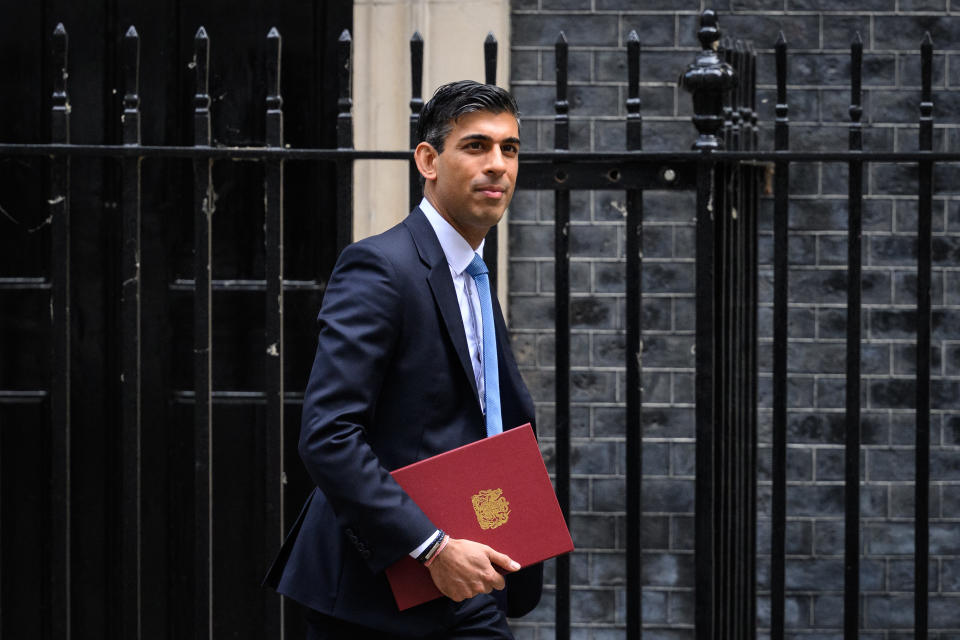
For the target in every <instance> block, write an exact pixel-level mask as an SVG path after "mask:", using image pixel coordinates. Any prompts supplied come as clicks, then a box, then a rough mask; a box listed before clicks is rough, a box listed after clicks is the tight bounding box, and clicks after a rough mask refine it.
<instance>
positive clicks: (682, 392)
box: [671, 372, 695, 404]
mask: <svg viewBox="0 0 960 640" xmlns="http://www.w3.org/2000/svg"><path fill="white" fill-rule="evenodd" d="M671 375H672V377H673V401H674V402H675V403H678V404H679V403H692V402H693V401H694V391H695V389H694V379H693V375H692V374H685V373H676V372H674V373H672V374H671Z"/></svg>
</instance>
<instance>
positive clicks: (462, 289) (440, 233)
mask: <svg viewBox="0 0 960 640" xmlns="http://www.w3.org/2000/svg"><path fill="white" fill-rule="evenodd" d="M420 210H421V211H423V213H424V215H425V216H427V221H428V222H429V223H430V226H431V227H433V231H434V233H436V234H437V239H438V240H439V241H440V247H441V248H442V249H443V254H444V255H445V256H446V257H447V265H448V266H449V267H450V277H451V278H453V289H454V290H455V291H456V292H457V303H458V304H459V305H460V318H461V320H463V331H464V333H465V334H466V336H467V348H468V349H470V362H471V364H473V378H474V380H476V382H477V391H478V394H479V396H480V409H481V410H482V411H486V407H485V406H484V405H485V398H484V397H483V392H484V385H483V316H482V314H481V313H480V297H479V296H478V294H477V284H476V282H475V281H474V279H473V276H471V275H470V274H469V273H467V272H466V269H467V266H468V265H469V264H470V263H471V262H472V261H473V256H474V251H473V247H471V246H470V243H468V242H467V241H466V240H465V239H464V238H463V236H461V235H460V233H459V232H458V231H457V230H456V229H454V228H453V226H452V225H451V224H450V223H449V222H447V221H446V220H445V219H444V218H443V216H441V215H440V213H439V212H438V211H437V210H436V209H435V208H434V207H433V205H432V204H430V201H429V200H427V199H426V198H424V199H423V200H421V201H420ZM483 244H484V241H481V242H480V246H479V247H477V251H476V253H477V254H478V255H479V256H480V257H481V258H483ZM434 536H436V532H434V533H433V534H431V535H430V537H428V538H427V539H426V540H424V541H423V543H422V544H421V545H420V546H419V547H417V548H416V549H414V550H413V551H411V552H410V556H411V557H413V558H416V557H417V556H419V555H420V554H421V553H423V551H424V550H425V549H426V548H427V545H429V544H430V542H431V541H432V540H433V538H434Z"/></svg>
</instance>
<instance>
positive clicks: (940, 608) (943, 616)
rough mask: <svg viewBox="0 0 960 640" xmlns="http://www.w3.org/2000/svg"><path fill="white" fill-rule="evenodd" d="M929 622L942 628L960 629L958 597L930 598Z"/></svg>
mask: <svg viewBox="0 0 960 640" xmlns="http://www.w3.org/2000/svg"><path fill="white" fill-rule="evenodd" d="M930 620H932V621H934V623H935V624H936V625H937V626H940V627H943V628H952V629H956V628H957V627H960V597H957V596H955V595H954V596H933V597H931V598H930Z"/></svg>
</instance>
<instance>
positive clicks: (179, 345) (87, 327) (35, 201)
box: [0, 0, 352, 638]
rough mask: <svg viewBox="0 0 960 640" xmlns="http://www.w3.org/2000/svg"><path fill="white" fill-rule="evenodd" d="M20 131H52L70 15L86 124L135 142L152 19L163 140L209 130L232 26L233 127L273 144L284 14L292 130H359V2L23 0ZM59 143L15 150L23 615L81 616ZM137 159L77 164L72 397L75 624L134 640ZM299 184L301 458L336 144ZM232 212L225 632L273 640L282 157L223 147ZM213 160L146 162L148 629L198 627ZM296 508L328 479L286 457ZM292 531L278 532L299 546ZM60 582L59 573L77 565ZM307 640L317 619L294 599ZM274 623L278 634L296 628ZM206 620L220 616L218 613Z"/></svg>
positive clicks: (3, 324) (220, 252) (151, 74)
mask: <svg viewBox="0 0 960 640" xmlns="http://www.w3.org/2000/svg"><path fill="white" fill-rule="evenodd" d="M0 6H2V13H3V15H4V19H3V20H2V21H0V51H2V55H0V59H2V60H3V62H4V64H3V71H2V72H0V93H2V95H3V96H4V99H3V100H2V101H0V142H6V143H23V144H36V143H46V142H49V141H50V135H51V125H50V107H51V92H52V88H53V78H54V73H55V70H54V68H53V64H52V63H51V53H50V49H51V34H52V33H53V31H54V28H55V26H56V25H57V23H62V24H63V25H64V27H65V28H66V30H67V33H68V35H69V62H68V68H69V80H68V87H69V93H70V106H71V115H70V118H71V122H70V132H71V142H72V143H75V144H120V143H121V142H122V124H121V115H122V97H123V95H122V94H123V87H122V83H123V76H122V67H121V62H120V57H121V56H120V53H121V42H122V39H123V36H124V34H125V33H126V32H127V30H128V28H129V27H130V26H131V25H133V26H134V27H135V28H136V30H137V32H138V33H139V37H140V42H141V52H140V60H141V63H140V69H141V72H140V99H141V112H142V116H141V123H142V124H141V127H142V143H143V144H144V145H163V146H177V145H191V144H193V111H192V110H193V87H194V78H193V73H192V71H191V69H192V59H193V46H194V43H193V40H194V34H195V33H196V31H197V28H198V27H200V26H203V27H205V29H206V31H207V34H208V35H209V38H210V95H211V97H212V105H211V112H212V123H213V128H212V132H213V144H214V145H224V146H247V145H255V146H261V145H263V144H264V137H265V116H264V114H265V109H266V107H265V94H266V80H265V76H266V72H265V64H264V60H265V52H266V49H267V38H266V36H267V32H268V31H269V29H270V28H271V27H276V28H277V30H278V31H279V32H280V34H281V36H282V47H283V48H282V51H283V53H282V60H283V64H282V84H281V86H282V93H283V99H284V118H285V127H284V129H285V142H286V143H287V144H289V145H290V146H291V147H294V148H298V147H312V148H333V147H336V131H335V126H336V115H335V114H336V112H337V108H336V102H337V73H336V43H337V37H338V36H339V34H340V32H341V31H342V30H343V29H349V28H351V27H352V2H351V1H350V0H326V1H324V2H315V1H312V0H230V1H226V0H205V1H204V2H188V1H184V0H137V1H133V0H104V1H103V2H99V3H86V2H80V3H77V2H66V1H64V0H38V1H36V2H26V3H24V2H13V1H12V0H5V1H3V2H2V5H0ZM48 163H49V160H48V159H46V158H42V157H36V156H10V155H7V156H4V157H2V158H0V537H2V555H0V576H2V594H0V595H2V601H0V635H2V636H3V637H10V638H14V637H17V638H19V637H31V638H48V637H60V636H61V630H62V627H63V625H62V624H59V623H58V622H57V620H58V618H59V617H60V616H61V615H62V611H59V610H58V609H59V608H60V607H59V606H58V604H57V603H58V600H57V599H56V598H54V597H52V593H53V592H54V591H56V590H57V589H60V588H61V586H62V576H63V575H65V574H64V572H63V571H59V570H58V568H57V567H56V566H51V565H52V564H53V565H55V564H56V560H51V554H50V549H51V547H52V546H54V541H53V535H54V533H53V532H54V530H55V527H54V526H53V522H54V520H55V518H56V516H54V515H52V512H53V508H52V503H53V501H54V498H53V496H52V495H51V486H52V483H51V477H52V476H53V475H54V472H55V469H54V468H53V465H54V461H53V457H52V455H51V435H50V434H51V433H52V432H53V430H54V429H56V428H58V424H57V419H56V418H53V417H52V407H51V400H50V395H51V394H50V389H51V384H52V383H51V380H52V379H53V377H54V376H55V373H56V370H57V367H58V363H57V362H55V361H54V358H53V356H52V355H51V354H52V348H51V345H52V342H53V339H54V338H53V335H52V334H53V325H52V320H51V284H50V282H51V264H52V262H53V259H52V255H51V246H52V242H51V226H50V223H49V220H48V215H49V211H48V206H47V197H48V196H47V194H48V186H49V185H48V178H47V174H48ZM120 177H121V165H120V162H119V161H118V160H116V159H111V158H103V157H90V158H86V157H77V158H74V159H73V160H72V163H71V173H70V184H71V189H70V207H71V221H72V223H71V231H70V236H69V246H70V251H71V261H70V264H71V272H70V292H71V324H70V339H71V348H70V365H71V369H70V371H71V376H70V383H71V393H70V399H71V410H70V431H71V434H72V436H71V446H70V449H69V461H70V462H69V469H70V484H69V486H70V494H69V500H68V510H69V514H70V521H71V536H70V543H69V552H70V555H69V560H68V561H67V566H68V568H69V575H70V578H69V593H70V600H71V607H70V616H69V619H68V620H65V621H64V623H63V624H65V625H66V626H67V627H68V628H69V629H70V630H71V631H72V637H77V638H120V637H127V636H126V634H124V633H123V632H122V631H121V626H122V625H121V623H120V622H119V618H120V615H121V613H120V607H119V605H118V603H119V602H120V601H121V599H122V593H121V591H122V589H123V587H122V586H121V585H122V584H123V581H122V579H121V576H120V569H119V567H118V563H117V561H116V559H117V547H118V544H119V537H120V532H121V530H122V526H123V522H122V519H123V509H122V507H121V504H120V503H121V494H120V489H119V487H120V477H121V474H122V472H123V465H124V461H123V459H122V458H123V456H122V455H121V448H120V444H119V443H120V435H121V432H120V430H121V428H122V427H121V424H122V421H121V407H120V403H119V400H118V398H119V395H120V393H119V390H120V371H121V367H120V353H119V349H118V346H117V344H118V342H117V340H116V336H117V334H118V332H119V331H120V326H119V324H120V311H119V308H120V292H121V270H120V242H121V219H120V217H119V214H118V210H119V208H118V202H119V201H120V198H121V193H120V190H121V183H120ZM285 182H286V189H285V205H286V206H285V210H286V219H285V238H284V244H285V266H284V269H285V271H284V274H285V276H284V277H285V280H286V281H289V283H290V284H289V286H286V287H285V288H286V291H285V297H284V300H285V316H286V325H285V332H286V333H285V344H286V345H288V346H289V348H287V349H285V350H284V351H285V358H284V363H285V379H286V380H287V389H286V391H287V394H286V398H287V400H286V402H287V412H286V424H287V428H286V447H285V448H286V458H287V460H288V461H295V460H296V438H297V431H298V426H299V403H300V395H301V392H302V389H303V386H302V385H303V384H304V382H305V381H306V378H307V374H308V372H309V367H310V364H311V360H312V351H313V349H312V345H313V342H314V339H315V338H314V327H313V323H312V318H313V317H314V316H315V313H316V311H317V309H318V308H319V304H320V299H321V297H322V293H323V286H324V283H325V280H326V277H327V274H329V272H330V269H331V268H332V265H333V261H334V259H335V257H336V256H335V252H336V237H337V229H336V216H335V210H336V196H335V194H336V182H335V174H334V168H333V165H332V164H330V163H323V162H313V161H291V162H289V163H288V164H287V167H286V181H285ZM214 183H215V185H216V195H217V198H216V214H215V216H214V222H213V234H212V237H213V252H212V256H213V258H212V268H213V279H214V284H213V300H214V304H213V308H214V309H215V314H214V319H213V345H214V346H213V349H214V358H213V392H214V393H213V402H214V405H213V436H212V446H213V451H214V459H213V494H214V495H215V496H216V500H215V501H214V502H213V516H212V529H213V542H212V547H213V553H212V565H213V571H212V574H213V576H214V578H213V587H212V592H213V606H212V613H211V616H212V626H213V636H214V637H217V638H225V637H230V638H262V637H271V634H269V633H268V631H267V630H266V628H267V627H269V624H267V623H266V622H265V621H266V620H267V619H268V618H270V616H269V615H268V614H267V613H266V608H267V607H268V606H269V602H270V599H275V598H276V596H275V595H274V594H273V593H271V592H268V591H267V590H264V589H261V588H260V586H259V582H260V579H261V577H262V575H263V573H264V571H265V569H266V566H267V563H268V562H269V560H270V558H268V557H265V554H264V551H263V549H264V539H265V533H264V526H265V525H264V509H263V504H264V501H265V496H264V491H265V489H264V486H265V482H264V479H263V476H264V462H263V461H264V447H265V418H264V400H263V398H264V389H265V374H264V366H263V360H264V358H263V352H264V347H263V335H264V322H265V317H264V316H265V311H264V293H265V286H264V279H265V275H264V218H263V201H264V167H263V166H262V164H261V163H257V162H249V163H243V162H236V161H233V160H223V161H218V162H217V163H216V164H215V167H214ZM192 184H193V173H192V164H191V161H190V160H185V159H161V158H149V157H148V158H146V159H145V160H144V161H143V165H142V194H143V196H142V226H141V233H142V253H141V256H140V264H141V291H142V293H141V300H142V318H143V320H142V338H141V341H142V342H141V344H142V369H141V388H142V395H141V411H142V452H143V457H142V476H141V478H142V480H141V483H142V484H141V502H140V504H141V517H142V537H141V545H142V548H141V554H140V562H141V576H142V600H141V606H140V609H139V615H140V624H141V628H142V636H143V637H145V638H185V637H194V636H195V635H197V633H198V630H196V629H194V628H193V624H194V622H193V621H194V606H195V602H194V601H195V598H194V591H193V590H194V586H193V585H194V574H195V569H196V568H195V564H194V563H195V561H194V554H193V553H194V552H193V546H194V534H193V532H194V520H193V518H194V487H193V477H194V474H193V466H194V452H193V437H192V430H193V418H192V391H191V390H192V389H193V372H192V367H191V363H192V358H193V347H192V345H193V340H192V331H193V324H192V308H193V288H192V284H191V278H192V277H193V276H192V270H193V266H192V265H193V253H192V252H193V209H194V205H193V199H192V195H193V187H192ZM286 471H287V478H286V480H287V484H286V490H287V495H286V504H287V505H288V507H287V508H288V510H289V511H294V512H293V513H289V512H288V513H285V514H284V519H285V520H286V521H287V522H288V523H289V522H290V521H291V520H292V519H293V518H295V517H296V513H295V509H297V508H298V506H299V504H300V503H301V502H302V500H303V498H304V496H305V495H306V492H307V490H308V487H309V480H308V479H307V478H306V476H305V473H304V472H303V471H302V470H301V465H299V464H289V463H288V464H287V465H286ZM279 542H280V541H279V539H278V540H277V544H278V545H279ZM58 581H60V582H58ZM285 624H286V627H287V630H288V632H290V633H291V634H292V635H290V637H297V635H298V634H297V633H296V627H297V625H299V624H300V620H299V616H296V615H288V616H286V623H285ZM276 631H277V633H276V634H273V635H276V636H279V629H278V628H277V629H276ZM204 635H205V634H204Z"/></svg>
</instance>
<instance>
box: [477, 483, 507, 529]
mask: <svg viewBox="0 0 960 640" xmlns="http://www.w3.org/2000/svg"><path fill="white" fill-rule="evenodd" d="M471 500H472V502H473V510H474V511H475V512H476V514H477V522H478V523H479V524H480V528H481V529H496V528H497V527H499V526H502V525H504V524H506V523H507V520H508V519H509V518H510V503H509V502H507V499H506V498H504V497H503V489H483V490H481V491H480V493H478V494H476V495H474V496H473V497H472V498H471Z"/></svg>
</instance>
